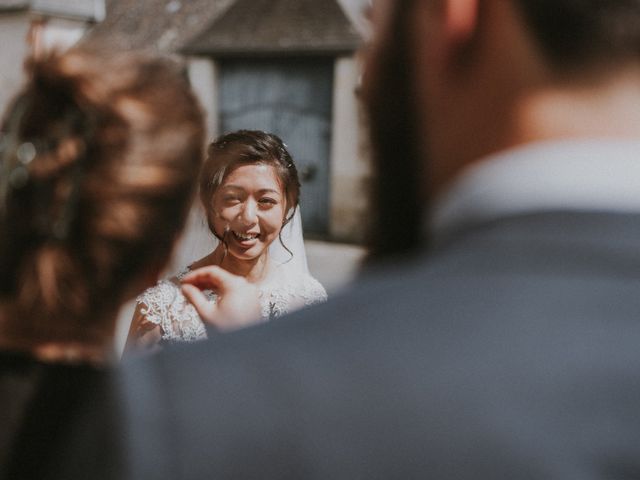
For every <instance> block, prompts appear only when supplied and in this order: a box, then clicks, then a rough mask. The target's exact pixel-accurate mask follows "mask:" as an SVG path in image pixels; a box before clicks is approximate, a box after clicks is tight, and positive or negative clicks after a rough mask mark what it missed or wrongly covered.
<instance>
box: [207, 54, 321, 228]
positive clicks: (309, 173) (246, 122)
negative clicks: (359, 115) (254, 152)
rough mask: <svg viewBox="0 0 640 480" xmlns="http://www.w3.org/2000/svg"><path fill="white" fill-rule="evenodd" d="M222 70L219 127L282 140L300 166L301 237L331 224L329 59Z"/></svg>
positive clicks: (231, 63) (242, 63)
mask: <svg viewBox="0 0 640 480" xmlns="http://www.w3.org/2000/svg"><path fill="white" fill-rule="evenodd" d="M219 65H220V90H219V98H220V127H221V132H222V133H227V132H231V131H233V130H238V129H252V130H264V131H267V132H272V133H275V134H276V135H278V136H280V137H281V138H282V139H283V141H284V142H285V143H286V144H287V146H288V147H289V151H290V152H291V155H292V156H293V159H294V161H295V163H296V165H297V167H298V172H299V174H300V177H301V178H300V180H301V183H302V196H301V202H300V203H301V207H302V220H303V225H304V229H305V232H307V233H314V234H319V235H324V234H326V233H327V231H328V224H329V152H330V141H331V139H330V135H331V101H332V91H333V61H332V60H331V59H328V58H327V59H298V60H294V59H288V60H271V59H268V60H267V59H263V60H250V59H237V60H224V61H221V62H220V63H219Z"/></svg>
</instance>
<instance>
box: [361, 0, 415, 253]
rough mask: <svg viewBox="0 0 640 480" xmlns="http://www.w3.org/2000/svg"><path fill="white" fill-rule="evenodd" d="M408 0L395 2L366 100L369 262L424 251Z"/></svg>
mask: <svg viewBox="0 0 640 480" xmlns="http://www.w3.org/2000/svg"><path fill="white" fill-rule="evenodd" d="M411 3H412V0H396V1H395V2H394V4H395V6H394V10H393V12H392V15H393V18H392V19H391V31H392V32H394V35H392V36H389V38H387V42H386V43H385V44H384V45H383V46H381V47H379V48H378V52H377V57H376V59H375V60H374V62H373V65H370V68H371V71H370V72H369V74H370V75H371V78H372V81H371V83H370V86H369V87H370V88H369V89H368V91H367V92H366V93H367V97H366V106H367V110H368V113H369V121H370V130H369V131H370V138H371V145H372V151H373V154H372V156H373V166H374V181H373V188H372V192H371V199H370V205H372V207H373V211H374V213H375V215H374V220H373V225H372V226H371V229H370V238H369V247H370V257H369V259H370V260H373V261H378V260H384V259H385V258H388V257H395V256H398V255H404V254H408V253H411V252H413V251H415V250H417V249H418V248H419V247H421V246H423V245H424V243H425V242H424V238H423V226H422V222H423V217H424V216H425V207H426V206H425V201H424V199H425V195H423V193H422V189H423V184H424V182H425V178H426V176H425V174H424V171H423V170H424V160H423V158H422V157H423V155H422V154H421V150H422V142H423V141H424V139H422V138H421V136H420V135H419V132H420V128H419V126H418V115H417V113H418V111H417V108H416V99H415V95H414V94H413V92H414V88H413V84H412V82H413V81H414V80H413V79H414V78H415V77H414V74H413V67H414V65H416V62H417V61H418V59H416V58H413V55H412V51H411V48H410V47H411V44H412V41H411V35H412V32H410V31H409V24H410V22H409V16H410V12H411V11H412V9H411V8H410V6H411V5H410V4H411Z"/></svg>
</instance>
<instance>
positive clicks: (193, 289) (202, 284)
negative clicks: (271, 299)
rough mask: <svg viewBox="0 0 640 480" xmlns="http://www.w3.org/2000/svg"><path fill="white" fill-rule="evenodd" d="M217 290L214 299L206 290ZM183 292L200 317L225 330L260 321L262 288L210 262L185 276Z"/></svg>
mask: <svg viewBox="0 0 640 480" xmlns="http://www.w3.org/2000/svg"><path fill="white" fill-rule="evenodd" d="M207 289H208V290H213V291H214V292H215V293H216V294H217V296H218V297H217V298H216V301H215V302H211V301H209V300H208V299H207V297H206V296H205V295H204V293H203V292H202V290H207ZM182 293H183V294H184V296H185V297H186V298H187V300H189V301H190V302H191V303H192V304H193V306H194V307H195V309H196V310H197V312H198V314H199V315H200V318H202V320H203V321H204V322H206V323H208V324H209V325H213V326H215V327H216V328H218V329H219V330H221V331H229V330H235V329H238V328H242V327H246V326H249V325H252V324H254V323H257V322H258V321H260V311H261V309H260V301H259V296H258V289H257V288H256V287H255V286H254V285H252V284H251V283H249V282H248V281H247V280H246V279H245V278H243V277H239V276H237V275H233V274H231V273H229V272H227V271H226V270H224V269H222V268H220V267H216V266H208V267H202V268H198V269H196V270H193V271H192V272H189V273H188V274H187V275H185V276H184V277H183V278H182Z"/></svg>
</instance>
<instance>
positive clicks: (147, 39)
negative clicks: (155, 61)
mask: <svg viewBox="0 0 640 480" xmlns="http://www.w3.org/2000/svg"><path fill="white" fill-rule="evenodd" d="M232 2H233V0H182V1H179V0H107V5H106V7H107V16H106V19H105V20H104V21H103V22H101V23H100V24H98V25H96V27H95V28H94V29H93V30H92V31H91V32H90V33H89V34H88V36H87V37H86V38H85V40H84V42H86V43H99V44H106V45H108V46H109V47H110V48H116V49H123V50H124V49H132V48H134V49H149V50H155V51H159V52H163V53H171V52H176V51H177V50H179V49H180V47H182V45H184V43H185V42H186V41H187V40H189V39H190V38H192V37H193V36H194V35H195V34H197V33H198V32H201V31H202V30H203V29H204V28H205V27H206V26H207V25H208V24H210V23H211V21H212V19H213V18H215V17H216V16H217V15H219V14H220V12H221V11H223V10H224V9H225V8H227V7H228V6H229V5H230V4H231V3H232Z"/></svg>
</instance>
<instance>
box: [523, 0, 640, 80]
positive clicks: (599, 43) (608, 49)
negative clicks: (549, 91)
mask: <svg viewBox="0 0 640 480" xmlns="http://www.w3.org/2000/svg"><path fill="white" fill-rule="evenodd" d="M516 6H517V7H518V9H519V10H520V11H521V12H522V15H523V18H524V20H525V22H526V24H527V25H528V26H529V28H530V30H531V33H532V35H533V38H534V39H535V41H536V42H537V43H538V45H539V47H540V49H541V51H542V52H543V54H544V55H545V57H546V58H547V60H548V61H549V63H550V65H551V66H553V67H555V68H556V69H557V70H558V71H559V72H561V73H562V72H567V71H581V70H583V69H585V68H591V67H595V68H600V67H603V66H606V65H617V64H624V63H629V62H634V61H638V60H640V1H638V0H516Z"/></svg>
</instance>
